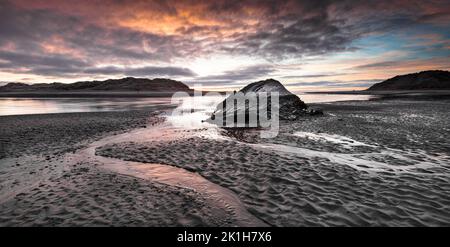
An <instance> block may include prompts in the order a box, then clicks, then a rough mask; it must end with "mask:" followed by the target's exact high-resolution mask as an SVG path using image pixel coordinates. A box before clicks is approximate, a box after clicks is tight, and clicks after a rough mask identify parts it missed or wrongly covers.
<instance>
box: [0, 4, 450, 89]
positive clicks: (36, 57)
mask: <svg viewBox="0 0 450 247" xmlns="http://www.w3.org/2000/svg"><path fill="white" fill-rule="evenodd" d="M448 6H449V1H445V0H443V1H433V2H428V1H419V0H417V1H416V0H413V1H406V0H390V1H387V0H383V1H374V0H369V1H356V0H346V1H334V0H324V1H321V0H316V1H302V0H296V1H295V0H279V1H270V0H260V1H256V0H246V1H241V0H239V1H238V0H217V1H189V0H187V1H174V0H159V1H131V0H129V1H127V0H123V1H107V0H105V1H102V4H98V2H96V1H88V0H79V1H77V3H76V4H75V3H74V2H72V1H57V0H46V1H31V0H15V1H1V2H0V16H1V21H0V51H2V53H0V67H2V68H3V70H5V69H7V70H8V71H9V72H12V73H14V72H15V71H16V72H17V73H24V71H28V73H36V74H44V75H58V76H64V75H75V74H76V73H80V74H95V73H98V74H103V75H110V74H114V73H119V74H126V75H140V76H145V75H149V76H150V75H154V74H163V75H167V76H171V75H174V76H188V77H189V76H192V77H195V73H194V72H192V71H190V70H188V69H186V68H178V67H170V66H168V67H163V68H158V67H152V66H144V64H145V65H147V64H150V63H152V62H154V63H155V64H156V63H157V64H161V63H165V64H170V63H171V62H173V61H174V60H176V59H186V60H189V59H195V58H198V57H202V56H206V55H210V54H215V53H222V54H224V53H225V54H227V55H230V56H234V55H245V56H254V57H257V58H263V59H266V60H267V61H271V62H272V61H280V60H283V59H285V58H293V59H302V58H303V57H305V56H310V55H328V54H332V53H335V52H340V51H348V50H354V49H360V47H356V46H355V45H354V41H355V40H358V39H359V38H361V37H365V36H367V35H371V34H373V33H381V34H383V33H386V32H392V31H398V30H401V29H402V28H413V27H415V26H417V25H421V24H430V23H431V24H433V25H444V26H448V25H449V24H448V23H449V21H450V18H449V16H450V10H449V8H448ZM8 52H9V53H8ZM2 60H4V61H2ZM388 63H389V62H388ZM110 65H111V66H110ZM112 65H114V66H112ZM116 65H117V66H116ZM99 66H106V67H100V68H97V67H99ZM138 66H140V67H139V68H137V69H136V67H138ZM367 66H369V67H370V68H373V67H376V66H379V65H366V67H364V66H361V67H359V68H357V69H365V68H369V67H367ZM123 67H125V68H130V69H121V68H123ZM380 67H381V66H380ZM271 72H274V68H268V67H266V68H259V67H258V66H253V67H248V68H244V69H242V70H241V71H227V72H226V73H224V74H220V75H212V76H209V77H201V78H198V81H199V82H203V83H210V84H218V83H228V82H232V81H247V80H250V81H251V80H254V79H256V78H259V77H260V76H264V75H267V74H270V73H271ZM325 76H326V75H325ZM311 77H312V76H311ZM315 77H320V75H319V76H315Z"/></svg>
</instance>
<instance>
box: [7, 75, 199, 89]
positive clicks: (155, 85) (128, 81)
mask: <svg viewBox="0 0 450 247" xmlns="http://www.w3.org/2000/svg"><path fill="white" fill-rule="evenodd" d="M189 90H190V89H189V87H188V86H187V85H185V84H184V83H182V82H180V81H175V80H170V79H163V78H156V79H146V78H133V77H126V78H122V79H110V80H105V81H81V82H75V83H69V84H65V83H56V82H55V83H39V84H31V85H30V84H25V83H8V84H6V85H4V86H1V87H0V92H39V91H45V92H69V91H76V92H79V91H124V92H125V91H151V92H162V91H169V92H170V91H174V92H175V91H189Z"/></svg>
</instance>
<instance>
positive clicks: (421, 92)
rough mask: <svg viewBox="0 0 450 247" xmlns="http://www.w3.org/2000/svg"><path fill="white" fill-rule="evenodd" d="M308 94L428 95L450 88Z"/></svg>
mask: <svg viewBox="0 0 450 247" xmlns="http://www.w3.org/2000/svg"><path fill="white" fill-rule="evenodd" d="M305 93H306V94H355V95H408V94H409V95H412V94H428V95H450V90H395V91H391V90H389V91H369V90H359V91H323V92H320V91H319V92H305Z"/></svg>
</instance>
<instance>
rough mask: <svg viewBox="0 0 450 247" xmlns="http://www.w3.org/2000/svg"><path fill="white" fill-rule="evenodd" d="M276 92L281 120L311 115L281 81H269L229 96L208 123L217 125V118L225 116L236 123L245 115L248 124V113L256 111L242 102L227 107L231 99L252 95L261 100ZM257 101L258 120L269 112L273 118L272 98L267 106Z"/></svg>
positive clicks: (253, 84)
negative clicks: (263, 96) (261, 97)
mask: <svg viewBox="0 0 450 247" xmlns="http://www.w3.org/2000/svg"><path fill="white" fill-rule="evenodd" d="M275 92H276V93H278V94H279V99H278V101H279V119H281V120H296V119H298V118H300V117H302V116H306V115H310V114H309V111H307V107H308V106H307V105H306V104H305V102H303V101H302V100H301V99H300V98H299V97H298V96H297V95H295V94H292V93H291V92H289V91H288V90H287V89H286V88H285V87H284V86H283V85H282V84H281V83H280V82H279V81H276V80H274V79H268V80H264V81H258V82H254V83H251V84H249V85H247V86H245V87H244V88H242V89H241V90H240V91H239V92H235V93H234V94H232V95H230V96H228V97H227V99H225V100H224V101H223V102H222V103H221V104H219V105H218V106H217V108H216V111H215V112H214V113H213V114H212V116H211V117H210V119H208V120H206V121H208V122H213V123H216V124H217V120H216V118H217V116H224V118H226V119H229V118H233V119H234V121H235V122H236V121H237V119H238V117H237V116H239V115H245V118H246V120H247V121H246V123H247V122H248V118H249V116H248V112H249V111H250V110H254V109H252V106H250V104H249V103H243V102H242V101H240V102H241V103H238V104H235V105H228V106H227V104H226V103H225V102H230V99H232V98H233V97H234V98H235V97H236V95H244V96H245V97H244V98H246V97H247V96H249V95H250V94H253V95H256V97H258V98H259V97H260V96H261V95H270V93H275ZM266 93H267V94H266ZM257 101H258V107H259V109H260V111H258V119H260V115H259V114H261V112H264V114H267V113H266V112H268V115H269V116H271V114H272V113H271V106H272V105H271V104H272V99H271V97H269V98H268V100H267V102H268V103H267V104H266V106H264V105H259V103H260V102H261V101H260V99H258V100H257ZM231 102H232V101H231ZM253 107H255V106H253ZM311 115H312V114H311ZM219 124H220V123H219Z"/></svg>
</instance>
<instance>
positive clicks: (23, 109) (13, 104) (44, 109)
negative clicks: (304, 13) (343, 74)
mask: <svg viewBox="0 0 450 247" xmlns="http://www.w3.org/2000/svg"><path fill="white" fill-rule="evenodd" d="M298 95H299V97H300V98H301V99H302V100H303V101H305V102H306V103H323V102H335V101H347V100H368V99H370V98H371V97H372V96H370V95H340V94H298ZM205 100H206V101H211V103H212V104H215V103H217V102H220V100H221V98H217V97H215V98H210V99H208V98H206V99H203V100H202V101H205ZM155 105H172V104H171V98H168V97H165V98H0V116H7V115H24V114H45V113H68V112H101V111H126V110H139V109H145V108H147V107H151V106H155Z"/></svg>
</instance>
